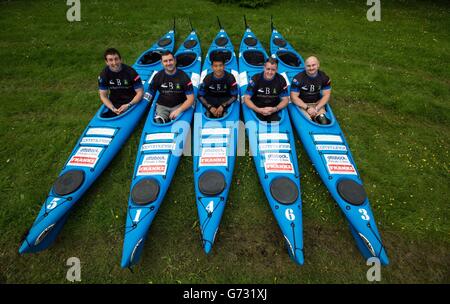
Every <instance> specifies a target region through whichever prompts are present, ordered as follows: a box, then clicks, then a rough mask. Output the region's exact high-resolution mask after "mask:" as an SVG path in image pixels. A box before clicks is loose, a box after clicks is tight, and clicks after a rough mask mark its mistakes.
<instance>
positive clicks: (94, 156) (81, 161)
mask: <svg viewBox="0 0 450 304" xmlns="http://www.w3.org/2000/svg"><path fill="white" fill-rule="evenodd" d="M102 150H103V148H99V147H80V148H79V149H78V151H77V152H76V153H75V154H74V155H73V156H72V157H71V158H70V160H69V162H68V163H67V166H78V167H90V168H93V167H94V166H95V164H96V163H97V161H98V159H99V155H100V153H101V152H102Z"/></svg>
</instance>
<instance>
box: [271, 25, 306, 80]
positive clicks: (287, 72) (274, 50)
mask: <svg viewBox="0 0 450 304" xmlns="http://www.w3.org/2000/svg"><path fill="white" fill-rule="evenodd" d="M270 53H271V56H272V57H275V58H277V59H278V73H280V74H281V75H282V76H283V77H284V79H286V82H287V84H288V86H289V88H290V87H291V83H290V81H291V80H292V78H294V76H295V75H297V74H298V73H300V72H303V71H304V70H305V62H304V60H303V58H302V56H300V54H299V53H297V52H296V51H295V50H294V48H293V47H292V46H291V45H290V44H289V42H288V41H287V40H286V39H284V37H283V36H282V35H281V34H280V33H279V32H278V31H277V30H276V29H275V28H274V27H273V25H272V36H271V37H270Z"/></svg>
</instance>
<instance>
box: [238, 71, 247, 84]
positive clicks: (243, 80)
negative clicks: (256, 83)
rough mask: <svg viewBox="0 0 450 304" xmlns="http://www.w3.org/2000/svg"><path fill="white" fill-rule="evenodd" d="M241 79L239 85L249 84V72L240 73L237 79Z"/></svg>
mask: <svg viewBox="0 0 450 304" xmlns="http://www.w3.org/2000/svg"><path fill="white" fill-rule="evenodd" d="M236 80H238V81H239V86H241V87H243V86H245V85H247V84H248V80H247V72H245V71H244V72H242V73H240V74H239V78H238V79H236Z"/></svg>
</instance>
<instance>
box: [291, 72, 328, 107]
mask: <svg viewBox="0 0 450 304" xmlns="http://www.w3.org/2000/svg"><path fill="white" fill-rule="evenodd" d="M330 89H331V79H330V77H328V76H327V74H325V73H324V72H322V71H318V72H317V75H316V76H315V77H310V76H308V74H306V72H305V71H303V72H300V73H298V74H297V75H295V77H294V78H293V79H292V85H291V92H299V93H300V94H299V97H300V99H301V100H303V101H304V102H306V103H314V102H318V101H319V100H320V98H321V93H320V91H321V90H330Z"/></svg>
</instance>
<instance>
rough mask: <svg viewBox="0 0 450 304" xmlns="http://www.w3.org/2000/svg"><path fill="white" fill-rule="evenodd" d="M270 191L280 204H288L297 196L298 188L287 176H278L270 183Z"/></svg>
mask: <svg viewBox="0 0 450 304" xmlns="http://www.w3.org/2000/svg"><path fill="white" fill-rule="evenodd" d="M270 193H271V194H272V196H273V198H274V199H275V200H277V201H278V202H279V203H280V204H283V205H289V204H292V203H294V202H295V201H296V200H297V198H298V188H297V186H296V185H295V183H294V182H293V181H292V180H291V179H290V178H287V177H278V178H276V179H274V180H273V181H272V182H271V183H270Z"/></svg>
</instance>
